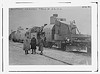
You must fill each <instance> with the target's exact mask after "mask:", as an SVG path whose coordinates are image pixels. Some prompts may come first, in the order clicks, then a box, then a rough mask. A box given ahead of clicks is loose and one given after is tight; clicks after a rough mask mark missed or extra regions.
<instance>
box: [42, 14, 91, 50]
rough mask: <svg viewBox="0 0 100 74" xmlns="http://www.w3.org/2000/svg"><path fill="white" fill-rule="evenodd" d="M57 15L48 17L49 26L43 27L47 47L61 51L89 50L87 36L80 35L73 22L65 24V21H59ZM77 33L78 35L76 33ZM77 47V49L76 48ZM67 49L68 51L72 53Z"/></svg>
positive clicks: (89, 41) (89, 43)
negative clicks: (54, 47)
mask: <svg viewBox="0 0 100 74" xmlns="http://www.w3.org/2000/svg"><path fill="white" fill-rule="evenodd" d="M59 19H62V18H58V17H57V15H53V16H51V17H50V24H49V25H47V26H46V27H44V29H43V32H45V37H46V45H47V47H53V46H56V47H57V48H60V49H61V50H67V48H68V47H73V50H74V49H76V50H77V51H80V50H87V48H89V49H90V50H91V48H90V47H91V40H90V36H89V35H84V34H80V32H79V30H78V28H77V26H76V25H75V21H73V22H70V24H66V21H62V20H59ZM76 32H78V34H77V33H76ZM76 47H78V48H76ZM73 50H71V48H69V51H73Z"/></svg>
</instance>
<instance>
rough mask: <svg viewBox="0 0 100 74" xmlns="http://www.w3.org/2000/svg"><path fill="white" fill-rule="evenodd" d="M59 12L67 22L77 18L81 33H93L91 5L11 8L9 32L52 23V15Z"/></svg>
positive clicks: (76, 21)
mask: <svg viewBox="0 0 100 74" xmlns="http://www.w3.org/2000/svg"><path fill="white" fill-rule="evenodd" d="M53 14H58V17H59V18H66V21H67V22H70V21H73V20H75V25H76V26H77V28H78V30H79V31H80V32H81V34H88V35H91V7H88V6H86V7H81V6H79V7H52V8H50V7H49V8H10V9H9V32H11V30H13V31H14V30H17V28H18V27H19V26H21V27H22V28H24V29H25V28H31V27H33V26H43V25H44V24H48V25H49V24H50V16H52V15H53Z"/></svg>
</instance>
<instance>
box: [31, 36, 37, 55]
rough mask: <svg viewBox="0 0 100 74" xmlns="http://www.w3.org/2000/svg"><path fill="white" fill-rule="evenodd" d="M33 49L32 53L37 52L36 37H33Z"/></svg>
mask: <svg viewBox="0 0 100 74" xmlns="http://www.w3.org/2000/svg"><path fill="white" fill-rule="evenodd" d="M31 49H32V53H31V54H33V53H35V54H36V38H35V37H33V38H32V39H31Z"/></svg>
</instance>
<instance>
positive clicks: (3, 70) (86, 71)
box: [2, 2, 99, 72]
mask: <svg viewBox="0 0 100 74" xmlns="http://www.w3.org/2000/svg"><path fill="white" fill-rule="evenodd" d="M58 3H59V2H58ZM60 3H62V2H60ZM64 3H66V2H64ZM70 3H71V2H70ZM91 3H96V4H97V71H94V72H98V71H99V66H98V2H91ZM3 15H4V14H3V8H2V72H4V54H3V53H4V51H3V49H4V48H3V46H4V45H3V41H4V40H3V25H4V24H3V20H4V18H3ZM9 72H92V71H9Z"/></svg>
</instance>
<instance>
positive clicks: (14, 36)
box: [9, 29, 26, 43]
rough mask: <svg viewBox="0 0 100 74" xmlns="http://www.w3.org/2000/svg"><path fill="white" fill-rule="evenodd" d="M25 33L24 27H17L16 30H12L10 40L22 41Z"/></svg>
mask: <svg viewBox="0 0 100 74" xmlns="http://www.w3.org/2000/svg"><path fill="white" fill-rule="evenodd" d="M25 33H26V31H25V30H24V29H18V30H17V31H13V32H12V33H11V34H10V36H9V37H10V40H12V41H14V42H20V43H23V40H24V38H25Z"/></svg>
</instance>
